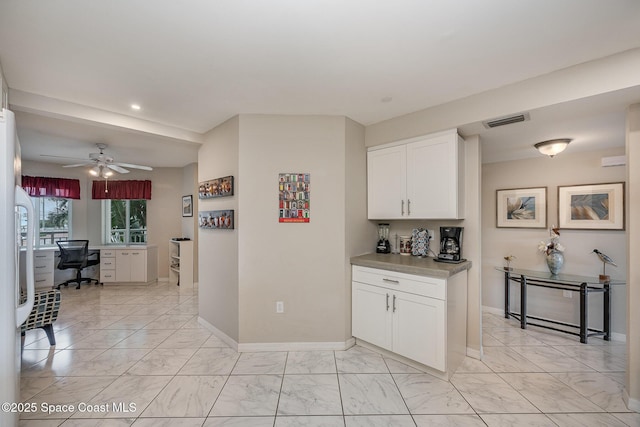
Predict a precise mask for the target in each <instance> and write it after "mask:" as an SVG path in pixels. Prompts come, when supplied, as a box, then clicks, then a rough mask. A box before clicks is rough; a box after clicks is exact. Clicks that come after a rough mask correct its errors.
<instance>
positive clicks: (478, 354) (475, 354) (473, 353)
mask: <svg viewBox="0 0 640 427" xmlns="http://www.w3.org/2000/svg"><path fill="white" fill-rule="evenodd" d="M467 356H469V357H471V358H473V359H478V360H482V349H480V350H476V349H475V348H471V347H467Z"/></svg>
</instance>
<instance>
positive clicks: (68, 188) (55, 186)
mask: <svg viewBox="0 0 640 427" xmlns="http://www.w3.org/2000/svg"><path fill="white" fill-rule="evenodd" d="M22 188H24V191H26V192H27V194H28V195H30V196H31V197H61V198H65V199H76V200H79V199H80V180H77V179H68V178H49V177H45V176H27V175H22Z"/></svg>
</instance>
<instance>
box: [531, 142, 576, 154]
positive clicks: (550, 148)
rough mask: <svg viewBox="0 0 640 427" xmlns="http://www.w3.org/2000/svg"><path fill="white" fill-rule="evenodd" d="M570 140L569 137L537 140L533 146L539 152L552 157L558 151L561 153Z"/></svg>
mask: <svg viewBox="0 0 640 427" xmlns="http://www.w3.org/2000/svg"><path fill="white" fill-rule="evenodd" d="M571 141H572V140H571V139H570V138H560V139H550V140H548V141H542V142H538V143H537V144H535V145H534V147H536V149H537V150H538V151H539V152H540V153H542V154H544V155H547V156H549V157H553V156H555V155H556V154H558V153H562V152H563V151H564V149H565V148H567V145H569V143H570V142H571Z"/></svg>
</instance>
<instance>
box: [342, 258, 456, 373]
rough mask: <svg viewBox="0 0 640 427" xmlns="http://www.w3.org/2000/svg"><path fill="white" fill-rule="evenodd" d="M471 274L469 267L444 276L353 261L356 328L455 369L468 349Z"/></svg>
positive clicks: (362, 335) (362, 336) (409, 354)
mask: <svg viewBox="0 0 640 427" xmlns="http://www.w3.org/2000/svg"><path fill="white" fill-rule="evenodd" d="M466 279H467V273H466V270H465V271H463V272H460V273H458V274H456V275H454V276H452V277H450V278H449V279H441V278H433V277H426V276H416V275H411V274H405V273H398V272H392V271H387V270H381V269H374V268H368V267H361V266H353V268H352V334H353V336H354V337H356V338H358V339H359V340H363V341H366V342H367V343H370V344H373V345H375V346H378V347H380V348H382V349H385V350H388V351H391V352H393V353H396V354H398V355H400V356H403V357H406V358H408V359H411V360H414V361H416V362H419V363H421V364H423V365H426V366H429V367H431V368H434V369H436V370H438V371H440V372H444V373H448V374H450V373H451V372H452V370H453V369H455V368H456V367H457V365H458V364H459V363H460V362H461V361H462V359H463V358H464V356H465V354H466V286H467V280H466ZM448 286H449V287H455V288H456V289H455V292H454V294H453V295H451V298H450V300H449V301H447V287H448ZM448 305H449V307H448Z"/></svg>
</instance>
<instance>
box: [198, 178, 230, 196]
mask: <svg viewBox="0 0 640 427" xmlns="http://www.w3.org/2000/svg"><path fill="white" fill-rule="evenodd" d="M227 196H233V176H225V177H223V178H216V179H212V180H209V181H204V182H201V183H200V184H198V198H199V199H211V198H213V197H227Z"/></svg>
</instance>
